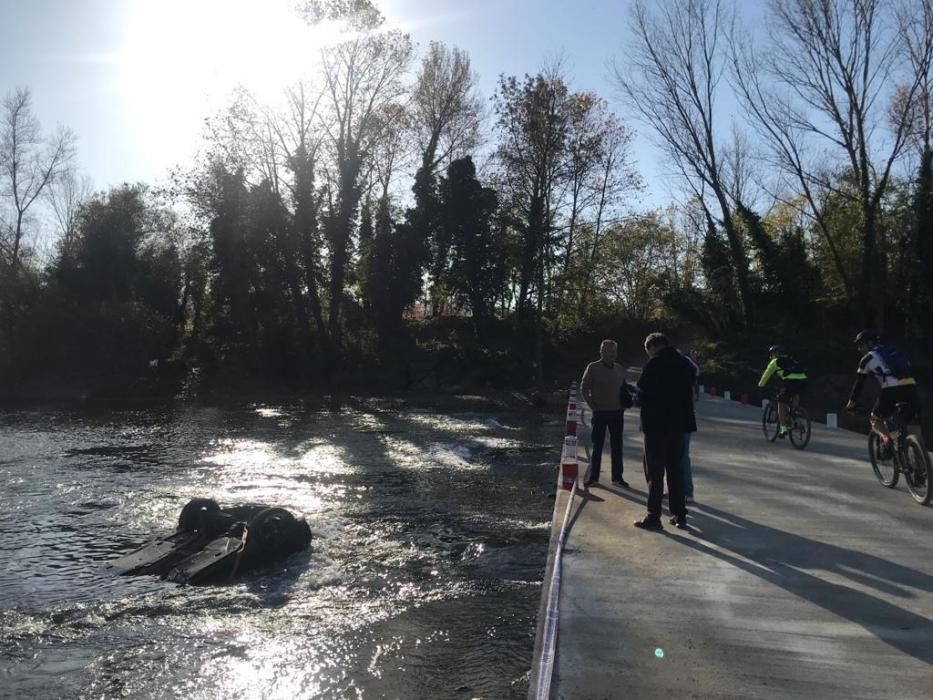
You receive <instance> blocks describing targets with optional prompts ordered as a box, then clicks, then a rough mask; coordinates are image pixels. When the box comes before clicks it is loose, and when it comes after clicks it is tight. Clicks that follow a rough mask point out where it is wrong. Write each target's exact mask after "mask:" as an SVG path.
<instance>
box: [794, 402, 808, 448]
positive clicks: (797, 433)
mask: <svg viewBox="0 0 933 700" xmlns="http://www.w3.org/2000/svg"><path fill="white" fill-rule="evenodd" d="M789 432H790V444H792V445H793V446H794V447H796V448H797V449H798V450H802V449H803V448H804V447H806V446H807V445H808V444H809V442H810V416H809V415H807V411H806V409H804V408H802V407H798V408H795V409H793V412H792V413H791V414H790V431H789Z"/></svg>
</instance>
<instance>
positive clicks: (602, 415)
mask: <svg viewBox="0 0 933 700" xmlns="http://www.w3.org/2000/svg"><path fill="white" fill-rule="evenodd" d="M592 426H593V432H592V434H591V438H592V441H593V451H592V453H591V455H590V473H589V476H588V477H587V478H588V479H589V480H592V481H596V480H597V479H599V467H600V464H601V463H602V459H603V443H605V442H606V428H609V449H610V454H611V455H612V480H613V481H621V480H622V411H593V420H592Z"/></svg>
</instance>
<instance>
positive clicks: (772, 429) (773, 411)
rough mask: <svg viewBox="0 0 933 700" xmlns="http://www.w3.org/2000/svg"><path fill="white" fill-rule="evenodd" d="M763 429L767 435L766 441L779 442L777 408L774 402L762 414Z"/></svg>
mask: <svg viewBox="0 0 933 700" xmlns="http://www.w3.org/2000/svg"><path fill="white" fill-rule="evenodd" d="M761 429H762V431H763V432H764V434H765V439H766V440H768V441H769V442H774V441H775V440H777V436H778V418H777V407H776V406H775V405H774V403H772V402H770V401H769V402H768V405H767V406H765V409H764V411H762V412H761Z"/></svg>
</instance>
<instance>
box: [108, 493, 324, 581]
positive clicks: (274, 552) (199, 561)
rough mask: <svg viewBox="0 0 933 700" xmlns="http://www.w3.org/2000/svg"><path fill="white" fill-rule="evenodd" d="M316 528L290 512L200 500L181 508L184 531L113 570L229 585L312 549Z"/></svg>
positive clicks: (130, 556)
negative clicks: (246, 574) (243, 574)
mask: <svg viewBox="0 0 933 700" xmlns="http://www.w3.org/2000/svg"><path fill="white" fill-rule="evenodd" d="M310 543H311V528H310V527H308V523H307V522H306V521H305V520H304V519H300V520H299V519H298V518H296V517H295V516H294V515H292V513H291V512H289V511H287V510H285V509H284V508H274V507H273V508H270V507H268V506H262V505H242V506H234V507H231V508H221V507H220V505H218V503H217V502H216V501H214V500H211V499H209V498H195V499H193V500H191V501H189V502H188V504H187V505H185V507H184V508H182V509H181V514H180V515H179V516H178V527H177V528H176V530H175V532H174V533H173V534H171V535H168V536H166V537H159V538H156V539H155V540H153V541H151V542H149V543H148V544H146V545H144V546H143V547H141V548H139V549H137V550H136V551H134V552H130V553H129V554H127V555H126V556H124V557H121V558H119V559H116V560H114V561H112V562H110V564H108V566H107V568H108V569H110V570H112V571H114V572H116V573H119V574H121V575H136V574H143V575H144V574H150V575H154V576H161V577H162V578H165V579H168V580H169V581H174V582H177V583H206V582H219V581H229V580H231V579H232V578H233V577H235V576H236V575H237V574H238V573H240V572H243V571H247V570H250V569H254V568H260V567H263V566H268V565H270V564H273V563H275V562H277V561H281V560H282V559H285V558H286V557H288V556H289V555H290V554H293V553H295V552H300V551H301V550H303V549H307V547H308V545H309V544H310Z"/></svg>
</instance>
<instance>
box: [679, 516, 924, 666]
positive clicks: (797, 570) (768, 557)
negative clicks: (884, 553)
mask: <svg viewBox="0 0 933 700" xmlns="http://www.w3.org/2000/svg"><path fill="white" fill-rule="evenodd" d="M691 515H692V516H693V519H692V521H691V524H692V525H693V526H694V529H693V535H694V537H678V538H677V539H678V541H679V542H681V543H682V544H683V545H684V546H686V547H690V548H691V549H694V550H696V551H698V552H701V553H702V554H706V555H709V556H712V557H715V558H717V559H720V560H722V561H725V562H728V563H729V564H731V565H733V566H735V567H737V568H739V569H742V570H743V571H746V572H748V573H750V574H754V575H755V576H759V577H761V578H763V579H764V580H766V581H768V582H769V583H772V584H774V585H776V586H779V587H781V588H783V589H784V590H786V591H789V592H790V593H793V594H794V595H798V596H800V597H801V598H804V599H805V600H808V601H810V602H812V603H814V604H816V605H819V606H820V607H822V608H824V609H825V610H828V611H830V612H832V613H834V614H835V615H838V616H839V617H841V618H844V619H846V620H849V621H851V622H854V623H855V624H857V625H860V626H861V627H862V628H864V629H865V630H867V631H868V632H870V633H871V634H873V635H874V636H875V637H877V638H878V639H880V640H881V641H883V642H885V643H887V644H889V645H891V646H892V647H894V648H896V649H898V650H899V651H901V652H903V653H906V654H910V655H911V656H913V657H914V658H916V659H919V660H920V661H923V662H924V663H926V664H928V665H931V666H933V644H931V643H930V639H931V637H933V620H931V619H930V618H927V617H923V616H922V615H918V614H916V613H914V612H911V611H909V610H906V609H904V608H901V607H898V606H897V605H894V604H892V603H890V602H888V601H886V600H883V599H882V598H879V597H877V596H874V595H871V594H870V593H867V592H864V591H862V590H857V589H856V588H853V587H850V586H847V585H842V584H837V583H832V582H830V581H827V580H825V579H823V578H820V577H819V576H818V575H815V574H814V573H810V572H820V571H823V572H826V573H827V574H831V575H833V576H835V577H840V578H843V579H848V580H849V581H851V582H852V583H853V584H856V585H858V586H860V587H863V588H868V589H875V590H877V591H878V592H879V593H880V594H884V595H887V596H891V597H896V598H902V599H904V600H908V599H911V598H914V597H916V595H917V591H922V592H924V593H933V576H930V575H929V574H926V573H923V572H921V571H917V570H916V569H911V568H909V567H906V566H902V565H900V564H896V563H895V562H892V561H890V560H888V559H883V558H881V557H877V556H874V555H872V554H865V553H864V552H859V551H857V550H855V549H847V548H845V547H838V546H836V545H831V544H826V543H825V542H820V541H819V540H816V539H811V538H808V537H802V536H800V535H795V534H792V533H790V532H785V531H783V530H778V529H776V528H773V527H769V526H767V525H762V524H761V523H757V522H754V521H751V520H747V519H745V518H741V517H739V516H737V515H735V514H732V513H728V512H725V511H721V510H718V509H716V508H713V507H710V506H705V505H704V506H701V507H700V508H698V509H696V510H692V511H691Z"/></svg>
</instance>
